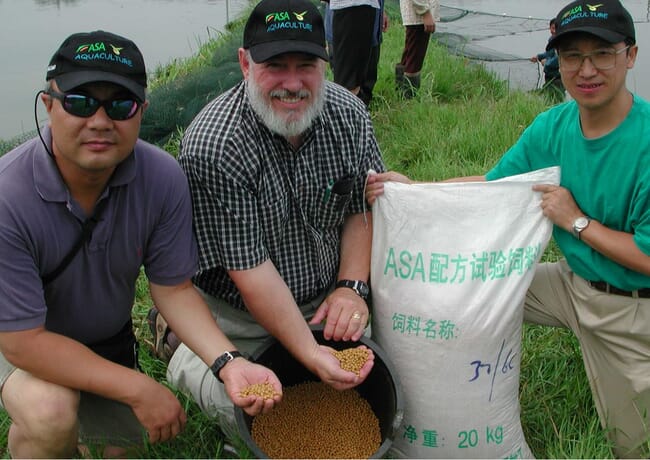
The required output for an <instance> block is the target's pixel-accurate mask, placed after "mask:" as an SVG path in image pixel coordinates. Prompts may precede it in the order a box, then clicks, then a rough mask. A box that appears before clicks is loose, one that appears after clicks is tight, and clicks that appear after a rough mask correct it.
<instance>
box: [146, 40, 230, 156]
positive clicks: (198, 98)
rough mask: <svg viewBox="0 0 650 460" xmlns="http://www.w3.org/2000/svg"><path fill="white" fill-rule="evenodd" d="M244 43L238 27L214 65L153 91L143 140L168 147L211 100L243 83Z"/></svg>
mask: <svg viewBox="0 0 650 460" xmlns="http://www.w3.org/2000/svg"><path fill="white" fill-rule="evenodd" d="M241 43H242V29H241V28H239V27H238V28H236V30H234V31H233V32H231V33H227V34H224V35H223V37H222V39H221V42H220V45H219V47H218V48H217V49H216V50H215V52H214V55H213V56H212V61H211V62H210V65H208V66H205V67H202V68H198V69H196V70H193V71H192V72H191V73H190V74H188V75H183V76H179V77H177V78H175V79H174V80H173V81H170V82H168V83H166V84H164V85H160V86H157V87H156V88H155V89H154V90H152V91H151V93H150V94H149V96H148V98H149V108H148V109H147V111H146V112H145V116H144V118H143V120H142V127H141V128H140V137H141V138H142V139H144V140H146V141H148V142H151V143H154V144H158V145H164V144H165V143H166V142H167V140H168V139H169V138H170V137H171V136H172V135H173V134H174V133H176V132H177V131H178V130H179V129H185V128H186V127H187V126H188V125H189V124H190V122H191V121H192V119H193V118H194V116H195V115H196V114H197V113H199V111H200V110H201V109H202V108H203V107H204V106H205V105H206V104H207V103H208V102H209V101H210V100H212V99H213V98H215V97H216V96H217V95H219V94H221V93H222V92H224V91H226V90H227V89H230V88H232V87H233V86H235V85H236V84H237V83H238V82H239V81H241V79H242V73H241V70H240V68H239V61H238V57H237V49H238V48H239V47H240V46H241Z"/></svg>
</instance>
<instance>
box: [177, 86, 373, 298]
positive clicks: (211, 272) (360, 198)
mask: <svg viewBox="0 0 650 460" xmlns="http://www.w3.org/2000/svg"><path fill="white" fill-rule="evenodd" d="M325 88H326V89H325V91H326V94H325V105H324V108H323V111H322V113H321V114H320V116H319V117H317V119H316V120H315V121H314V123H313V124H312V127H311V128H310V129H309V130H308V131H307V132H306V133H304V135H303V143H302V145H301V146H300V148H298V149H297V150H296V149H294V148H293V147H292V146H291V144H289V143H288V142H287V140H286V139H284V138H283V137H281V136H278V135H276V134H274V133H272V132H271V131H269V130H268V129H267V128H266V127H265V126H264V125H263V124H262V122H261V121H260V119H259V118H258V117H257V115H255V113H254V112H253V110H252V109H251V106H250V104H249V102H248V97H247V94H246V84H245V83H244V82H242V83H240V84H239V85H237V86H235V87H234V88H232V89H231V90H229V91H227V92H226V93H224V94H222V95H221V96H219V97H217V98H216V99H215V100H213V101H212V102H210V103H209V104H208V105H207V106H206V107H205V108H204V109H203V110H202V111H201V113H200V114H199V115H197V117H196V118H195V119H194V121H193V122H192V124H191V125H190V126H189V127H188V129H187V131H186V133H185V137H184V138H183V142H182V147H181V153H180V155H179V161H180V163H181V166H182V167H183V169H184V170H185V172H186V174H187V176H188V178H189V183H190V188H191V190H192V198H193V203H194V224H195V225H194V226H195V230H196V234H197V239H198V242H199V254H200V266H199V272H198V274H197V275H196V276H195V278H194V282H195V284H196V285H197V286H199V287H200V288H201V289H203V290H204V291H206V292H208V293H209V294H211V295H213V296H217V297H221V298H223V299H225V300H226V301H227V302H229V303H230V304H231V305H233V306H235V307H237V308H242V309H244V308H245V307H244V305H243V301H242V299H241V296H240V295H239V291H238V290H237V288H236V287H235V285H234V283H233V282H232V281H231V279H230V277H229V276H228V273H227V270H246V269H250V268H254V267H256V266H258V265H260V264H261V263H263V262H265V261H267V260H269V259H270V260H271V261H272V262H273V264H274V266H275V268H276V269H277V270H278V272H279V273H280V275H281V276H282V278H283V279H284V281H285V282H286V284H287V286H288V287H289V289H290V290H291V292H292V293H293V296H294V298H295V300H296V302H297V303H298V304H299V305H300V304H302V303H304V302H306V301H308V300H311V299H313V298H314V297H316V296H317V295H319V294H320V293H321V292H322V291H323V290H324V289H326V288H328V287H329V286H330V284H331V283H332V282H333V281H334V280H335V278H336V274H337V271H338V266H339V245H340V235H341V229H342V224H343V222H344V219H345V217H346V216H348V215H350V214H355V213H360V212H363V211H364V210H367V208H366V205H365V197H364V193H363V191H364V183H365V177H366V174H367V172H368V170H369V169H374V170H375V171H377V172H380V171H384V165H383V162H382V158H381V153H380V151H379V147H378V145H377V140H376V139H375V135H374V131H373V128H372V123H371V120H370V117H369V115H368V112H367V110H366V108H365V107H364V106H363V104H362V103H361V102H360V101H359V100H358V98H356V97H355V96H354V95H352V94H351V93H350V92H349V91H347V90H345V89H344V88H342V87H340V86H338V85H334V84H333V83H330V82H326V87H325Z"/></svg>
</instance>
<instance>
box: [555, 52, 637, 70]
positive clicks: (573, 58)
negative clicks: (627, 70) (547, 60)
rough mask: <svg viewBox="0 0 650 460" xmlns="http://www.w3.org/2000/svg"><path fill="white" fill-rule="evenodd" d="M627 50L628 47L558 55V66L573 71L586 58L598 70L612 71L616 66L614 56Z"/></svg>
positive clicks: (580, 65)
mask: <svg viewBox="0 0 650 460" xmlns="http://www.w3.org/2000/svg"><path fill="white" fill-rule="evenodd" d="M628 48H629V46H626V47H625V48H621V49H618V50H613V49H604V50H596V51H593V52H591V53H584V54H583V53H577V52H570V51H569V52H566V53H560V66H561V67H562V68H564V69H565V70H568V71H575V70H578V69H579V68H580V67H582V63H583V62H584V60H585V59H587V58H588V59H589V60H590V61H591V64H592V65H593V66H594V67H595V68H596V69H598V70H609V69H613V68H614V67H615V66H616V56H617V55H618V54H620V53H622V52H623V51H625V50H627V49H628Z"/></svg>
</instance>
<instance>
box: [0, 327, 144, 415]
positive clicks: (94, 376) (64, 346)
mask: <svg viewBox="0 0 650 460" xmlns="http://www.w3.org/2000/svg"><path fill="white" fill-rule="evenodd" d="M0 347H1V348H2V352H3V354H4V355H5V357H6V358H7V359H8V360H9V361H10V362H11V363H12V364H13V365H15V366H16V367H18V368H20V369H23V370H24V371H26V372H29V373H30V374H32V375H34V376H35V377H37V378H39V379H42V380H47V381H49V382H52V383H55V384H57V385H61V386H64V387H67V388H73V389H76V390H80V391H86V392H89V393H94V394H98V395H100V396H104V397H106V398H110V399H115V400H118V401H121V402H124V403H126V404H129V403H130V402H131V401H132V400H133V398H134V394H135V393H136V387H137V386H138V384H140V383H144V382H143V381H142V380H141V379H142V378H145V379H146V378H147V377H146V376H144V375H143V374H140V373H139V372H136V371H134V370H132V369H128V368H126V367H124V366H120V365H118V364H115V363H113V362H111V361H108V360H106V359H104V358H102V357H101V356H99V355H97V354H95V353H94V352H93V351H91V350H90V349H89V348H88V347H86V346H85V345H83V344H81V343H79V342H77V341H75V340H73V339H70V338H68V337H65V336H63V335H60V334H55V333H53V332H49V331H46V330H45V329H34V330H29V331H17V332H4V333H1V334H0Z"/></svg>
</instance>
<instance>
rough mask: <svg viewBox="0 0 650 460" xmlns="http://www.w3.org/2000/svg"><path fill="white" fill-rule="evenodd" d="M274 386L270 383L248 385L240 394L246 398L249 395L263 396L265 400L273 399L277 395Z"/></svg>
mask: <svg viewBox="0 0 650 460" xmlns="http://www.w3.org/2000/svg"><path fill="white" fill-rule="evenodd" d="M277 394H278V393H276V391H275V389H274V388H273V385H271V384H270V383H269V382H264V383H253V384H252V385H248V386H247V387H246V388H244V389H243V390H242V391H240V392H239V396H242V397H246V396H249V395H255V396H261V397H262V398H264V399H273V397H274V396H275V395H277Z"/></svg>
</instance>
